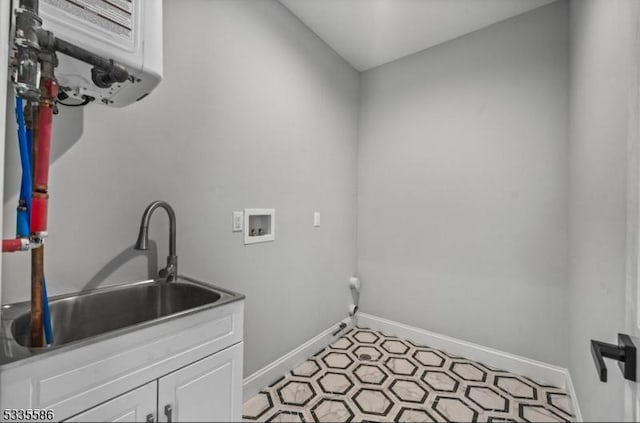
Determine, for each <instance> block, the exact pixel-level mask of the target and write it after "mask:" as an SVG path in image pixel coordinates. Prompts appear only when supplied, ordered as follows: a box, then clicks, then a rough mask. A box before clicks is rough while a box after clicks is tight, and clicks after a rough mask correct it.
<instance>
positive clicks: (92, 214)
mask: <svg viewBox="0 0 640 423" xmlns="http://www.w3.org/2000/svg"><path fill="white" fill-rule="evenodd" d="M164 6H165V10H164V20H165V21H164V25H165V26H164V31H165V32H164V64H165V69H164V71H165V72H164V77H165V79H164V81H163V82H162V84H161V85H160V86H159V87H158V89H157V90H156V91H155V92H153V93H152V94H151V95H150V96H149V97H148V98H147V99H145V100H144V101H142V102H140V103H139V104H136V105H133V106H130V107H128V108H124V109H110V108H106V107H101V106H97V105H96V106H90V107H87V108H85V109H84V111H80V110H77V109H68V108H61V114H60V115H59V116H58V117H57V118H56V121H55V124H56V134H55V138H54V143H55V144H56V145H55V151H54V160H55V161H54V163H53V166H52V170H51V186H50V193H51V201H50V222H49V230H50V236H49V240H48V243H47V251H46V270H47V277H48V282H49V285H50V291H51V293H53V294H56V293H64V292H70V291H76V290H80V289H84V288H89V287H95V286H104V285H107V284H113V283H119V282H125V281H129V280H139V279H144V278H146V277H147V275H148V267H149V263H148V262H149V260H148V259H147V255H139V254H136V252H134V251H133V250H132V249H131V247H132V245H133V242H134V241H135V238H136V236H137V228H138V224H139V220H140V216H141V214H142V211H143V210H144V208H145V206H146V205H147V204H148V203H149V202H151V201H152V200H155V199H165V200H167V201H168V202H169V203H171V204H172V205H173V206H174V208H175V209H176V214H177V216H178V255H179V257H180V270H181V271H182V272H183V273H184V274H187V275H190V276H193V277H196V278H201V279H203V280H206V281H211V282H213V283H215V284H218V285H220V286H222V287H225V288H229V289H232V290H235V291H239V292H241V293H244V294H246V296H247V301H246V313H245V318H246V323H245V340H246V344H245V355H246V360H245V374H250V373H252V372H253V371H255V370H257V369H258V368H260V367H262V366H264V365H266V364H267V363H269V362H270V361H272V360H274V359H276V358H278V357H280V356H282V355H283V354H285V353H286V352H288V351H289V350H291V349H292V348H294V347H296V346H298V345H300V344H301V343H303V342H304V341H306V340H307V339H309V338H311V337H313V336H315V335H317V334H318V333H319V332H320V331H322V330H324V329H326V328H327V327H329V326H330V325H331V324H333V323H335V322H337V321H338V320H340V319H342V318H344V317H346V315H347V305H348V304H349V303H350V302H351V296H350V292H349V289H348V282H347V281H348V278H349V276H350V275H352V274H353V273H354V272H355V267H356V245H355V236H356V226H355V224H356V170H355V166H356V144H357V113H358V74H357V72H356V71H355V70H354V69H352V68H351V67H350V66H349V65H348V64H347V63H346V62H345V61H344V60H342V59H341V58H340V57H339V56H338V55H337V54H336V53H334V52H333V51H332V50H331V49H330V48H329V47H328V46H327V45H325V44H324V43H323V42H322V41H321V40H320V39H319V38H317V37H316V36H315V35H313V34H312V33H311V32H310V31H309V30H308V29H307V28H306V27H305V26H303V25H302V23H300V22H299V21H298V20H297V19H296V18H295V17H293V15H291V14H290V13H289V12H288V11H287V10H286V9H285V8H284V7H283V6H282V5H280V4H279V3H277V2H275V1H239V0H229V1H223V0H218V1H215V2H212V1H179V2H177V1H168V2H165V3H164ZM205 34H206V36H205ZM83 114H84V115H83ZM13 119H14V118H13V114H10V120H11V121H13ZM14 131H15V126H14V125H10V126H9V128H8V129H7V133H8V142H7V146H8V147H7V152H6V154H7V163H6V170H5V172H6V184H5V203H4V204H5V207H8V208H7V213H5V214H4V217H3V218H4V230H5V233H7V234H12V233H15V227H14V224H15V223H14V219H15V217H14V216H15V215H14V213H13V212H12V210H13V209H14V208H15V204H16V194H17V189H18V186H19V175H18V169H17V166H16V160H17V157H18V153H17V151H15V150H16V149H15V136H14V135H13V134H14ZM245 207H248V208H256V207H257V208H260V207H275V208H276V214H277V230H276V240H275V242H273V243H266V244H258V245H251V246H246V247H245V246H244V245H243V240H242V234H241V233H232V232H231V213H232V211H234V210H242V209H243V208H245ZM314 211H320V212H321V213H322V226H321V227H320V228H314V227H313V225H312V224H313V212H314ZM161 214H162V211H159V212H158V215H157V216H155V217H154V219H153V221H152V223H151V226H152V228H151V231H152V236H153V238H154V239H155V240H156V242H157V246H158V251H157V257H158V260H159V261H160V264H163V263H164V258H165V256H166V254H167V241H168V240H167V223H166V221H167V219H166V217H164V216H162V215H161ZM155 255H156V252H152V254H151V256H152V259H151V263H150V265H151V267H153V268H154V270H155V267H156V263H155V261H156V260H155ZM3 260H4V268H3V278H2V280H3V301H4V302H6V303H8V302H13V301H18V300H24V299H26V298H27V297H28V295H29V291H28V286H29V282H28V272H27V271H26V269H27V266H28V261H27V255H25V254H20V255H13V256H9V255H6V254H5V255H3Z"/></svg>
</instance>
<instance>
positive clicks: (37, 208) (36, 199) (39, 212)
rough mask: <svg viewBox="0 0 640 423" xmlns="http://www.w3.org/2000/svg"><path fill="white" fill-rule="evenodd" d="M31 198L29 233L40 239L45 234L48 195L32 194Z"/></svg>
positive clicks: (42, 193) (41, 193)
mask: <svg viewBox="0 0 640 423" xmlns="http://www.w3.org/2000/svg"><path fill="white" fill-rule="evenodd" d="M31 198H32V200H31V233H32V234H35V235H39V236H40V237H42V236H43V235H45V234H46V232H47V215H48V213H47V212H48V208H49V195H48V194H46V193H44V192H34V193H33V196H32V197H31Z"/></svg>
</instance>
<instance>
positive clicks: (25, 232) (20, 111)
mask: <svg viewBox="0 0 640 423" xmlns="http://www.w3.org/2000/svg"><path fill="white" fill-rule="evenodd" d="M16 119H17V121H18V147H19V149H20V163H21V165H22V181H21V184H20V204H21V206H20V207H18V213H17V222H16V223H17V227H16V232H17V236H18V237H19V238H28V237H29V235H30V231H29V211H30V210H31V190H32V187H31V185H32V182H31V150H30V149H29V141H28V137H27V131H26V128H25V123H24V107H23V104H22V98H20V97H16ZM22 205H26V208H25V207H23V206H22Z"/></svg>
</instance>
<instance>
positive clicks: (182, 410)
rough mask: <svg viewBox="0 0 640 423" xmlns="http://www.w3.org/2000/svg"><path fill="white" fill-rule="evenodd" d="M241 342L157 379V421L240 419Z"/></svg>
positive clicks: (232, 420)
mask: <svg viewBox="0 0 640 423" xmlns="http://www.w3.org/2000/svg"><path fill="white" fill-rule="evenodd" d="M241 409H242V343H240V344H236V345H234V346H232V347H230V348H227V349H226V350H224V351H221V352H219V353H217V354H214V355H212V356H209V357H207V358H204V359H202V360H200V361H198V362H196V363H194V364H192V365H190V366H187V367H184V368H183V369H180V370H177V371H175V372H173V373H170V374H168V375H167V376H164V377H162V378H160V379H159V380H158V413H159V414H160V415H159V416H158V421H159V422H171V421H174V422H239V421H241V420H242V415H241Z"/></svg>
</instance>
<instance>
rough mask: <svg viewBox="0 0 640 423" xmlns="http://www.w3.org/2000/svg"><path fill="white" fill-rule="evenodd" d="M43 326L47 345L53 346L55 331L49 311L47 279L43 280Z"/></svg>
mask: <svg viewBox="0 0 640 423" xmlns="http://www.w3.org/2000/svg"><path fill="white" fill-rule="evenodd" d="M42 324H43V325H44V339H45V341H46V343H47V344H49V345H51V344H53V329H52V327H51V314H50V311H49V297H48V296H47V278H46V277H45V278H44V279H43V280H42Z"/></svg>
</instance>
